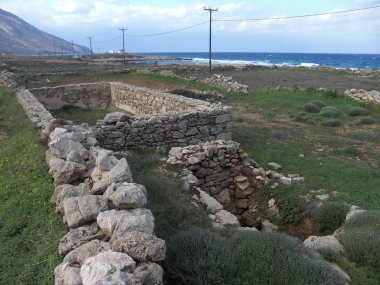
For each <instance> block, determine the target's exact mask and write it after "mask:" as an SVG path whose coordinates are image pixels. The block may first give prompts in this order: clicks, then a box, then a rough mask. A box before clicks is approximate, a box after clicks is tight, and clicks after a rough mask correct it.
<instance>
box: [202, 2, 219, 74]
mask: <svg viewBox="0 0 380 285" xmlns="http://www.w3.org/2000/svg"><path fill="white" fill-rule="evenodd" d="M204 10H206V11H209V12H210V37H209V42H210V45H209V46H210V48H209V68H210V73H211V22H212V19H211V14H212V12H216V11H218V8H216V9H215V10H214V9H211V8H210V7H209V8H206V7H204Z"/></svg>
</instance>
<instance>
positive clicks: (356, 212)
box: [346, 210, 367, 220]
mask: <svg viewBox="0 0 380 285" xmlns="http://www.w3.org/2000/svg"><path fill="white" fill-rule="evenodd" d="M365 212H367V211H366V210H352V211H349V212H348V213H347V216H346V220H350V219H352V218H354V217H356V216H357V215H360V214H362V213H365Z"/></svg>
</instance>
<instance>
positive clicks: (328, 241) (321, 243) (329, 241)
mask: <svg viewBox="0 0 380 285" xmlns="http://www.w3.org/2000/svg"><path fill="white" fill-rule="evenodd" d="M303 245H304V246H306V247H309V248H312V249H315V250H317V251H319V250H322V249H326V248H329V249H332V250H334V251H335V252H338V253H340V254H343V253H344V248H343V246H342V245H341V244H340V242H339V241H338V240H337V239H336V238H335V237H334V236H321V237H317V236H310V237H308V238H307V239H306V240H305V241H304V242H303Z"/></svg>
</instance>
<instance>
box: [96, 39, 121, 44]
mask: <svg viewBox="0 0 380 285" xmlns="http://www.w3.org/2000/svg"><path fill="white" fill-rule="evenodd" d="M121 38H122V37H118V38H116V39H112V40H108V41H104V42H93V43H94V44H103V43H109V42H112V41H116V40H118V39H121Z"/></svg>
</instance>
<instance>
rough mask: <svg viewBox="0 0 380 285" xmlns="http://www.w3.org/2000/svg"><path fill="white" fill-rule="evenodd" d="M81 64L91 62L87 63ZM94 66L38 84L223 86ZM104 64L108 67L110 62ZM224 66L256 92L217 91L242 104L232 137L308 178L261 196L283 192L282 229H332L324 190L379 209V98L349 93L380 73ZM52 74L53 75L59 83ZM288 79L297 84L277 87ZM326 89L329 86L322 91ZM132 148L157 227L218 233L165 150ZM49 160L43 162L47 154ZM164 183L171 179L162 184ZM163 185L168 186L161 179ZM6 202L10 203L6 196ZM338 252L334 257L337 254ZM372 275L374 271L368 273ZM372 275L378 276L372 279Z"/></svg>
mask: <svg viewBox="0 0 380 285" xmlns="http://www.w3.org/2000/svg"><path fill="white" fill-rule="evenodd" d="M74 65H75V64H73V66H70V67H65V68H67V69H68V70H69V69H70V68H73V69H72V71H75V68H74ZM76 66H78V67H79V66H81V67H80V68H84V67H83V66H82V64H81V63H78V64H77V65H76ZM133 66H141V67H142V66H144V64H128V67H129V68H132V67H133ZM118 67H119V68H121V67H122V66H120V65H119V66H118ZM38 68H40V69H42V70H44V68H45V69H46V71H49V72H52V71H54V72H63V69H62V70H61V69H59V68H60V67H57V66H56V67H53V65H49V64H48V65H43V64H42V65H40V66H39V67H38ZM38 68H37V67H33V66H32V65H31V66H24V67H22V68H21V67H20V68H19V67H16V70H15V73H18V74H20V75H21V78H20V83H22V78H23V77H22V74H25V71H32V72H37V71H35V70H37V69H38ZM61 68H62V67H61ZM85 68H87V69H88V70H87V71H86V73H87V74H86V75H83V76H72V75H66V76H46V77H41V78H39V79H38V82H36V83H33V84H35V86H36V87H37V86H56V85H61V84H71V83H79V82H81V83H82V82H95V81H120V82H125V83H129V84H134V85H136V86H142V87H149V88H152V89H161V90H174V89H185V90H193V91H197V90H215V88H214V87H211V86H208V85H205V84H202V83H199V82H192V81H187V80H183V79H178V78H174V77H166V76H160V75H156V74H143V73H130V74H106V75H100V74H96V71H99V66H96V67H94V69H92V67H91V63H88V64H87V65H86V67H85ZM102 68H104V69H106V67H105V66H103V67H102ZM107 68H108V67H107ZM203 68H204V70H203V71H202V72H198V73H194V74H190V73H184V74H178V75H179V76H183V77H189V76H197V77H198V78H204V77H209V76H210V74H209V73H207V70H206V67H203ZM68 70H66V71H68ZM218 74H223V75H225V76H232V77H233V79H234V80H236V81H238V82H239V83H244V84H247V85H248V86H249V87H250V90H251V91H250V92H249V93H248V94H245V93H227V92H226V91H225V90H217V91H218V92H219V93H222V94H223V95H224V98H222V99H218V100H216V99H215V98H210V99H209V100H210V101H215V102H218V101H221V102H222V103H223V104H225V105H230V106H232V107H233V110H234V112H233V122H234V131H233V140H234V141H237V142H239V143H240V145H241V148H242V149H243V150H244V151H245V152H247V153H248V155H249V157H250V158H253V159H254V160H255V161H256V162H258V163H259V164H260V166H262V167H263V168H264V169H265V170H269V169H271V168H270V166H269V165H268V163H270V162H276V163H278V164H280V165H281V166H282V168H283V171H282V172H283V173H284V174H285V175H287V174H299V175H300V176H303V177H304V178H305V181H304V182H303V183H299V184H295V185H292V186H286V185H281V184H280V186H279V188H277V189H275V190H273V189H270V188H269V187H268V188H265V189H262V191H261V192H260V195H259V199H260V201H261V202H262V203H263V204H264V203H266V201H268V200H269V199H270V198H275V199H276V200H277V201H278V202H279V207H280V211H281V216H280V218H279V219H278V220H277V221H275V223H276V224H277V225H278V226H279V227H280V230H281V231H282V232H284V233H287V234H291V235H295V236H298V237H301V238H305V237H306V236H307V235H310V234H329V233H331V229H327V230H326V229H325V230H324V231H323V232H321V231H320V229H318V228H317V227H316V225H310V223H313V222H314V216H315V211H316V205H317V204H318V203H319V201H318V200H317V199H316V198H315V194H316V192H318V191H319V192H318V193H323V194H329V196H330V198H329V201H330V202H338V203H348V204H350V205H357V206H359V207H360V208H362V209H366V210H379V209H380V192H379V185H380V172H379V169H380V144H379V143H380V125H379V122H380V106H379V105H375V104H372V103H362V102H358V101H354V100H353V99H350V98H348V97H346V96H344V95H342V94H341V93H340V92H343V91H344V90H346V89H348V88H357V89H360V88H363V89H366V90H372V89H375V90H380V78H379V77H364V76H362V75H360V74H358V75H353V74H347V73H343V72H338V71H336V72H327V71H313V70H304V69H292V70H289V69H277V70H259V71H250V72H242V71H224V72H218ZM44 79H49V81H50V82H46V80H44ZM279 85H282V86H285V87H288V89H280V90H276V87H277V86H279ZM297 86H300V87H301V88H298V87H297ZM307 87H309V88H307ZM310 87H314V88H310ZM319 87H324V88H327V89H329V90H330V91H318V90H317V89H318V88H319ZM332 90H338V91H339V92H333V91H332ZM2 92H5V91H2ZM313 101H314V102H313ZM315 101H318V102H322V103H323V104H324V105H325V106H328V107H331V108H330V111H331V109H334V110H338V111H340V112H338V115H331V114H330V113H328V114H327V115H326V113H323V112H321V111H320V110H318V111H316V110H314V109H312V108H311V109H310V108H309V107H310V106H309V105H307V104H308V103H312V104H315ZM319 104H321V103H319ZM358 107H360V108H358ZM353 108H356V109H353ZM68 110H69V112H66V114H65V116H67V118H70V116H71V115H72V114H75V118H74V119H73V120H74V122H86V121H88V122H89V123H93V122H94V121H95V120H96V119H98V118H101V117H102V116H103V115H104V113H100V111H99V110H93V111H88V112H78V111H77V110H75V109H68ZM352 110H356V111H358V112H359V115H357V114H356V113H352V112H351V111H352ZM364 110H365V111H364ZM70 112H71V114H70ZM360 112H362V113H360ZM353 114H355V116H354V115H353ZM1 116H2V117H3V121H4V118H5V119H7V118H6V117H5V116H3V115H1ZM57 116H58V114H57ZM330 116H333V117H330ZM363 118H369V119H363ZM7 120H8V119H7ZM334 120H335V121H334ZM3 121H0V122H2V129H0V142H2V141H4V140H7V139H10V137H11V135H10V134H9V133H8V131H7V130H8V129H6V128H5V127H4V126H5V125H6V124H4V122H3ZM133 155H134V156H133V158H132V159H131V161H130V164H131V166H132V168H133V169H132V170H133V174H134V178H135V180H136V181H137V182H138V183H141V184H143V185H145V186H146V187H147V189H148V193H149V197H148V198H149V202H148V203H149V208H150V209H152V212H153V214H154V215H155V218H156V233H157V235H158V236H159V237H162V238H164V239H165V240H167V241H168V242H170V241H171V240H172V239H173V238H175V237H176V236H177V235H178V234H180V233H182V232H184V231H187V230H189V229H192V228H193V227H194V226H197V227H200V228H204V229H207V230H209V231H213V232H215V231H216V230H212V229H211V226H210V223H209V221H208V219H207V216H206V215H205V214H204V213H202V211H198V210H197V209H195V208H194V207H192V205H191V204H190V202H189V197H187V196H186V194H185V193H182V192H181V191H180V190H179V189H180V188H181V185H180V182H179V181H177V180H176V179H174V178H173V177H172V176H171V175H162V174H161V173H160V174H157V171H158V170H157V169H158V166H159V165H160V162H159V157H157V156H156V155H155V154H154V153H153V152H152V151H150V152H142V151H134V152H133ZM40 163H41V164H43V162H41V161H40ZM44 167H46V166H44ZM0 171H4V168H0ZM3 175H4V174H3ZM159 175H160V176H159ZM156 177H159V179H157V178H156ZM162 181H165V183H160V182H162ZM4 183H5V182H4ZM158 184H162V185H165V187H161V186H159V187H158V186H157V185H158ZM0 189H1V188H0ZM322 189H323V190H322ZM0 191H3V190H0ZM7 193H8V192H7ZM2 195H4V194H3V193H2ZM301 196H302V197H308V199H307V200H308V202H305V199H303V198H302V197H301ZM0 201H1V203H5V202H4V201H3V200H0ZM169 204H170V207H168V206H169ZM187 217H192V218H191V219H189V218H187ZM2 219H3V218H2ZM0 222H2V220H0ZM216 233H217V234H218V235H220V236H222V237H225V238H227V240H229V239H230V238H231V237H232V236H233V234H232V233H231V232H229V230H225V231H216ZM198 234H200V233H198ZM200 235H202V234H200ZM0 237H1V236H0ZM183 238H184V237H183ZM326 256H327V255H326ZM326 258H327V257H326ZM334 258H335V261H336V262H337V263H339V264H340V265H341V266H342V267H344V268H345V270H346V271H347V272H349V274H350V276H351V278H352V279H353V281H352V283H351V284H378V283H377V282H378V281H380V276H379V275H378V272H377V273H376V270H375V269H373V268H372V269H371V267H368V268H367V267H365V268H367V269H362V268H364V267H363V266H361V267H359V266H358V267H357V268H356V269H355V268H353V267H352V264H351V263H344V262H345V261H344V260H342V259H340V258H337V257H334ZM334 258H333V257H331V256H330V259H334ZM164 266H168V265H164ZM0 269H2V268H1V267H0ZM363 272H366V273H365V274H364V273H363ZM359 273H360V274H359ZM218 274H219V273H218ZM364 275H365V276H366V277H363V276H364ZM368 276H369V277H368ZM371 276H372V277H371ZM373 276H375V277H373ZM219 277H220V275H218V278H219ZM367 277H368V278H369V279H368V280H369V281H368V280H367V279H366V278H367ZM226 278H227V277H226ZM371 278H372V279H371ZM226 280H227V279H226ZM364 280H366V281H365V282H369V283H365V282H364ZM168 282H169V281H168ZM375 282H376V283H375ZM168 284H175V283H168ZM188 284H191V283H188ZM202 284H203V283H202ZM219 284H223V283H219ZM236 284H238V283H236ZM241 284H244V283H241ZM321 284H322V283H321Z"/></svg>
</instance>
